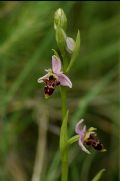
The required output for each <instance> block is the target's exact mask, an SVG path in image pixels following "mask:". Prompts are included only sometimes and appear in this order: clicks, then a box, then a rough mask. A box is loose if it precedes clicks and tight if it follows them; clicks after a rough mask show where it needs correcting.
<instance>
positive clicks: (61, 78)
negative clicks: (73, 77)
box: [57, 73, 72, 88]
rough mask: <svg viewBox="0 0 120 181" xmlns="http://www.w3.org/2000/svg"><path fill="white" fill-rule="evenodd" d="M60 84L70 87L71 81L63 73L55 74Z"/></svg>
mask: <svg viewBox="0 0 120 181" xmlns="http://www.w3.org/2000/svg"><path fill="white" fill-rule="evenodd" d="M57 76H58V80H59V81H60V85H62V86H67V87H70V88H72V82H71V81H70V79H69V78H68V77H67V76H66V75H65V74H62V73H61V74H57Z"/></svg>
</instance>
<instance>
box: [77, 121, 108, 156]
mask: <svg viewBox="0 0 120 181" xmlns="http://www.w3.org/2000/svg"><path fill="white" fill-rule="evenodd" d="M83 121H84V120H83V119H81V120H80V121H79V122H78V123H77V124H76V127H75V132H76V133H77V134H78V135H79V136H80V138H79V145H80V147H81V149H82V150H83V151H84V152H86V153H88V154H90V152H89V151H88V149H87V148H86V147H85V145H89V146H92V147H93V148H94V149H95V150H98V151H101V152H104V151H106V149H104V146H103V144H102V143H101V141H100V140H99V139H98V137H97V134H96V132H95V131H96V128H93V127H90V128H89V129H86V125H83V124H82V123H83Z"/></svg>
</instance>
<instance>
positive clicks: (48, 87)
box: [38, 55, 72, 97]
mask: <svg viewBox="0 0 120 181" xmlns="http://www.w3.org/2000/svg"><path fill="white" fill-rule="evenodd" d="M45 71H46V72H47V74H46V75H44V76H43V77H40V78H39V79H38V83H41V82H44V83H45V87H44V93H45V97H49V96H51V95H52V94H53V92H54V90H55V88H56V87H57V86H59V85H61V86H67V87H69V88H72V82H71V81H70V79H69V78H68V77H67V76H66V75H65V74H64V73H63V72H62V71H61V60H60V58H58V57H57V56H56V55H53V56H52V69H47V70H45Z"/></svg>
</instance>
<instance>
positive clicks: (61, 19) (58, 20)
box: [54, 8, 67, 30]
mask: <svg viewBox="0 0 120 181" xmlns="http://www.w3.org/2000/svg"><path fill="white" fill-rule="evenodd" d="M66 26H67V18H66V15H65V13H64V11H63V10H62V9H61V8H59V9H58V10H57V11H56V12H55V15H54V28H55V30H56V28H58V27H60V28H62V29H64V30H65V29H66Z"/></svg>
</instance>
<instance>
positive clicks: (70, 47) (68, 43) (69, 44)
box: [66, 37, 75, 53]
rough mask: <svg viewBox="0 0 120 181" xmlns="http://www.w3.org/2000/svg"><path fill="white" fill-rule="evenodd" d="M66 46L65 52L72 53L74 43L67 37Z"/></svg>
mask: <svg viewBox="0 0 120 181" xmlns="http://www.w3.org/2000/svg"><path fill="white" fill-rule="evenodd" d="M66 45H67V48H66V49H67V51H68V52H69V53H73V51H74V48H75V41H74V40H73V39H72V38H70V37H67V38H66Z"/></svg>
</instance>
